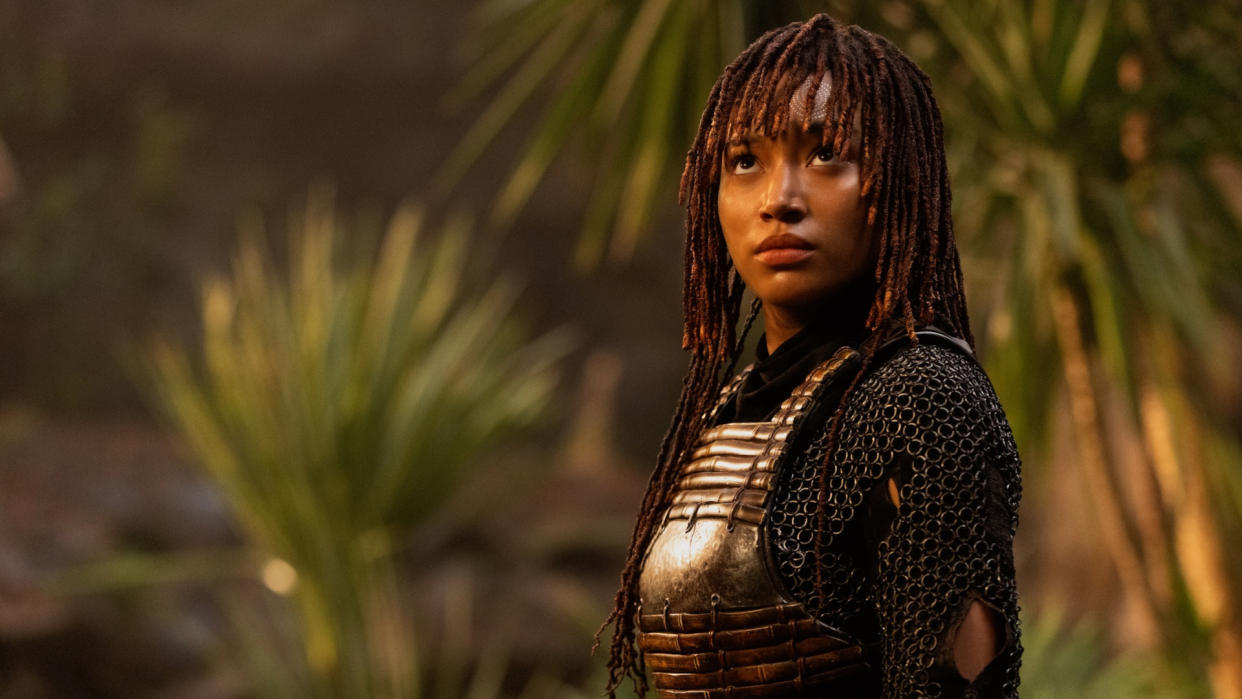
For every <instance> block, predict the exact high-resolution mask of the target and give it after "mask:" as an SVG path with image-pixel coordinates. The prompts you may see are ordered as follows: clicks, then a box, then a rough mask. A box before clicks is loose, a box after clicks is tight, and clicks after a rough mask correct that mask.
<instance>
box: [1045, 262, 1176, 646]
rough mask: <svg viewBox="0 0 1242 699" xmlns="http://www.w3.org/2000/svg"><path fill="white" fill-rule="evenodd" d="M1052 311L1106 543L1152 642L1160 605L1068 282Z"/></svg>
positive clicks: (1084, 469) (1085, 472) (1087, 481)
mask: <svg viewBox="0 0 1242 699" xmlns="http://www.w3.org/2000/svg"><path fill="white" fill-rule="evenodd" d="M1052 315H1053V320H1054V323H1055V330H1056V336H1057V344H1058V345H1059V347H1060V350H1061V356H1062V360H1063V367H1064V377H1065V382H1066V385H1067V387H1068V389H1069V401H1070V414H1071V419H1072V423H1073V429H1074V438H1075V439H1074V441H1075V445H1076V447H1077V450H1078V455H1079V459H1080V462H1081V463H1080V466H1079V472H1080V473H1081V474H1082V477H1083V480H1084V485H1085V486H1086V488H1087V491H1088V496H1089V498H1090V500H1091V502H1092V503H1093V504H1094V507H1095V512H1096V521H1097V523H1098V524H1099V527H1100V534H1101V536H1102V537H1103V539H1104V545H1105V547H1106V548H1107V549H1108V552H1109V555H1110V556H1111V557H1112V560H1113V564H1114V566H1115V567H1116V570H1117V574H1118V576H1119V577H1120V579H1121V586H1122V591H1123V594H1124V599H1125V602H1126V605H1127V607H1128V609H1127V611H1129V612H1130V613H1132V614H1134V615H1136V621H1137V622H1138V625H1139V628H1140V629H1141V630H1142V631H1141V632H1142V634H1143V635H1145V636H1147V638H1143V639H1139V640H1140V644H1141V645H1146V644H1150V643H1151V642H1152V641H1154V640H1155V634H1156V630H1157V629H1158V628H1159V613H1158V606H1157V604H1156V599H1155V595H1154V594H1153V591H1152V588H1151V586H1150V585H1149V584H1148V580H1147V576H1146V575H1145V572H1144V565H1143V557H1142V555H1141V554H1140V552H1139V546H1138V545H1137V543H1136V540H1135V537H1134V536H1133V535H1131V533H1130V528H1131V527H1130V523H1129V520H1128V519H1127V518H1126V515H1125V509H1124V507H1123V506H1122V503H1121V497H1120V492H1121V491H1120V488H1119V487H1118V485H1119V484H1118V483H1117V482H1116V478H1115V477H1114V474H1113V472H1112V470H1111V469H1110V468H1109V466H1108V459H1107V457H1106V455H1105V437H1104V432H1103V429H1102V426H1101V422H1100V408H1099V402H1098V401H1097V400H1096V391H1095V387H1094V383H1093V381H1092V376H1091V366H1090V363H1089V360H1088V357H1087V353H1086V349H1085V343H1084V342H1083V337H1082V326H1081V324H1080V314H1079V310H1078V303H1077V302H1076V301H1075V299H1074V298H1073V296H1072V295H1071V293H1070V291H1069V290H1068V289H1066V288H1065V287H1063V286H1061V287H1057V288H1056V290H1055V291H1054V292H1053V298H1052Z"/></svg>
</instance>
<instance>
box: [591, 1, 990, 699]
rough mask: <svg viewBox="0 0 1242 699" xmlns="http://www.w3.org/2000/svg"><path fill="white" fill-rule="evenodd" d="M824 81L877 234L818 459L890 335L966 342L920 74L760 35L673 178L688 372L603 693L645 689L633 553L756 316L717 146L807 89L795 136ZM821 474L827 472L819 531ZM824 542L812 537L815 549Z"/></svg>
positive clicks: (714, 94)
mask: <svg viewBox="0 0 1242 699" xmlns="http://www.w3.org/2000/svg"><path fill="white" fill-rule="evenodd" d="M808 80H809V82H807V81H808ZM824 80H831V91H830V95H829V104H828V107H829V110H828V114H827V115H826V116H825V119H824V121H825V123H824V128H823V139H824V140H823V144H824V145H825V146H827V145H829V143H831V146H832V150H833V152H834V153H835V154H837V155H838V157H841V156H843V155H844V154H845V153H846V152H847V151H848V149H849V144H850V143H851V142H852V139H853V138H854V135H853V132H854V129H855V128H856V127H857V128H859V129H861V134H860V136H861V138H860V139H859V140H860V142H861V144H862V146H861V149H860V152H859V153H858V154H857V155H856V156H855V157H858V158H859V159H860V178H861V195H862V197H863V199H864V201H865V205H866V207H867V208H866V224H865V225H866V226H867V230H868V231H869V233H870V234H871V235H876V236H879V240H878V243H879V245H878V251H879V252H878V256H877V259H876V265H875V269H874V271H873V277H874V280H875V284H876V294H875V297H874V299H873V300H872V302H871V307H870V309H869V312H868V314H867V319H866V328H867V330H868V331H869V334H868V336H867V338H866V339H865V340H864V341H863V344H862V348H861V349H862V354H863V360H862V362H861V363H860V368H859V371H858V373H857V374H856V375H855V376H854V377H853V379H852V381H851V382H850V384H849V386H848V387H847V388H846V391H845V393H844V395H843V397H842V398H841V401H840V403H839V405H838V407H837V409H836V410H835V411H834V413H833V414H832V416H831V418H830V420H829V423H828V427H827V429H828V441H827V444H828V448H827V451H826V456H825V458H826V459H829V460H830V459H831V458H832V454H833V452H834V451H835V447H836V442H837V436H838V434H839V432H840V428H841V420H842V414H843V412H844V410H843V407H844V406H845V405H846V403H847V401H848V399H849V397H850V396H851V395H852V394H853V393H854V391H855V389H856V388H857V386H858V384H859V383H860V382H861V380H862V378H863V376H864V373H865V372H866V370H867V368H868V367H869V366H870V365H871V363H872V361H873V359H874V357H875V353H876V351H877V349H878V347H879V346H880V345H881V344H882V340H883V339H884V338H885V337H887V335H888V333H890V332H891V328H893V327H894V325H896V326H897V327H901V328H903V329H904V331H905V332H906V333H907V334H908V335H909V336H910V337H911V339H912V341H917V340H916V339H915V337H914V329H915V327H916V326H917V325H923V324H928V323H932V322H935V323H936V324H938V325H939V326H940V327H942V328H943V329H944V330H946V331H947V332H950V333H953V334H956V335H958V336H960V337H963V338H965V339H966V340H967V341H968V342H973V338H972V336H971V333H970V328H969V322H968V320H967V316H966V305H965V299H964V297H963V294H962V275H961V265H960V262H959V260H958V255H957V248H956V246H955V241H954V237H953V222H952V218H951V216H950V211H949V208H950V194H949V182H948V173H947V168H946V166H945V158H944V146H943V127H942V124H941V121H940V114H939V111H938V108H937V106H936V102H935V98H934V97H933V96H932V93H931V84H930V81H929V80H928V78H927V76H926V75H924V74H923V73H922V71H920V70H919V69H918V67H917V66H915V65H914V63H913V62H911V61H910V60H909V59H908V58H906V57H905V56H904V55H903V54H902V53H901V52H900V51H899V50H898V49H897V48H896V47H894V46H893V45H892V44H891V43H889V42H888V41H887V40H885V39H883V38H882V37H879V36H876V35H874V34H871V33H870V32H867V31H865V30H863V29H861V28H859V27H856V26H846V25H841V24H839V23H837V22H836V21H835V20H833V19H832V18H830V17H828V16H827V15H822V14H821V15H816V16H815V17H812V18H811V19H809V20H808V21H806V22H803V23H794V24H790V25H787V26H785V27H780V28H778V29H774V30H772V31H769V32H767V33H766V34H764V35H763V36H761V37H759V39H757V40H756V41H755V42H754V43H752V44H751V45H750V46H749V47H747V48H746V50H745V51H743V52H742V53H741V55H739V56H738V57H737V59H735V60H734V61H733V62H732V63H731V64H730V65H729V66H728V67H726V68H725V70H724V72H723V73H722V74H721V76H720V78H719V79H718V80H717V81H716V84H715V85H714V86H713V87H712V90H711V93H710V94H709V96H708V99H707V105H706V108H705V110H704V112H703V116H702V118H701V119H700V121H699V128H698V133H697V134H696V135H695V139H694V143H693V144H692V145H691V147H690V150H689V152H688V153H687V155H686V166H685V169H684V170H683V172H682V177H681V183H680V190H679V199H680V201H681V204H682V205H683V206H685V207H686V243H685V268H684V275H685V276H684V285H683V297H682V298H683V303H682V308H683V314H684V319H685V323H684V327H683V333H682V345H683V348H684V349H686V350H688V351H689V352H690V362H689V366H688V368H687V371H686V376H685V379H684V380H683V382H682V390H681V395H680V397H679V398H678V402H677V409H676V411H675V412H674V414H673V419H672V423H671V424H670V425H669V429H668V432H667V433H666V434H665V436H664V439H663V440H662V441H661V444H660V451H659V455H658V457H657V459H656V467H655V470H654V472H653V473H652V475H651V479H650V481H649V482H648V484H647V490H646V493H645V494H644V495H643V499H642V505H641V507H640V510H639V514H638V519H637V521H636V522H635V525H634V531H633V535H632V537H631V540H630V546H629V552H628V555H627V557H626V562H625V567H624V568H623V570H622V572H621V585H620V588H619V589H618V591H617V594H616V599H615V604H614V608H613V611H612V613H611V614H610V615H609V616H608V619H607V620H606V621H605V622H604V625H603V626H601V627H600V631H599V632H597V633H596V645H598V643H599V638H600V635H601V634H602V632H603V630H604V628H606V627H607V626H608V625H609V624H615V629H614V632H613V637H612V642H611V645H610V648H609V658H608V673H609V675H608V687H607V691H608V693H609V695H610V696H615V692H616V689H617V687H618V686H619V685H620V684H621V683H622V682H623V681H624V680H625V678H626V677H629V678H630V679H631V680H632V681H633V682H634V686H635V689H636V690H637V691H638V693H639V694H642V693H644V692H645V691H646V678H645V676H644V673H643V669H642V667H641V659H640V657H639V655H638V651H637V648H636V646H635V639H636V623H637V614H638V607H639V598H638V578H639V576H640V574H641V572H642V560H643V555H644V553H645V551H646V549H647V546H648V545H649V544H650V541H651V539H652V537H653V536H654V535H655V533H656V532H657V530H658V529H659V526H660V523H661V521H662V518H663V516H664V512H665V509H666V507H667V498H668V497H669V494H670V493H671V492H672V490H673V487H674V485H675V482H676V479H677V477H678V472H679V469H680V466H681V464H682V462H683V460H684V458H685V457H686V455H687V453H688V452H689V451H690V450H691V449H692V447H693V445H694V443H695V441H696V440H697V439H698V436H699V434H700V433H701V432H702V430H703V429H704V427H705V424H704V423H705V417H706V414H707V413H708V411H709V409H710V406H711V405H712V402H713V401H714V400H715V399H716V395H717V393H718V391H719V389H720V386H721V384H722V383H723V382H724V381H726V380H728V378H729V375H730V374H732V372H733V368H734V366H735V365H736V362H737V359H738V357H739V356H740V354H741V351H742V348H743V341H744V338H745V336H746V333H747V331H748V330H749V329H750V326H751V323H753V321H754V318H755V316H756V315H757V313H758V302H757V301H756V303H755V304H754V305H752V308H751V311H750V313H749V314H748V317H747V319H746V321H745V323H744V325H743V327H742V328H741V332H740V333H739V332H738V331H739V328H738V325H739V324H738V320H739V314H740V309H741V302H742V296H743V291H744V286H743V283H742V281H741V279H740V277H739V276H738V275H737V273H736V271H735V270H734V268H733V265H732V261H731V260H730V259H729V256H728V252H727V250H726V248H725V245H724V238H723V233H722V231H721V227H720V217H719V214H718V212H717V204H716V198H717V190H718V189H719V186H720V176H721V163H722V160H723V152H724V149H725V146H726V144H727V142H728V140H729V139H730V138H734V137H736V136H738V135H741V134H747V133H749V134H760V135H765V136H772V135H774V134H776V133H778V132H780V131H783V130H785V129H786V128H788V126H789V118H790V114H789V112H790V103H791V98H792V96H793V95H795V94H797V92H796V91H797V90H798V89H801V86H802V85H803V83H804V82H806V83H807V85H808V88H809V91H808V93H807V94H806V95H805V97H806V103H805V105H803V106H804V109H803V112H802V113H803V114H804V118H803V123H802V124H801V126H802V128H803V129H804V130H805V129H807V128H808V127H809V126H810V123H811V112H812V107H813V106H814V105H815V100H816V98H817V95H818V94H819V91H820V86H821V83H822V81H824ZM739 334H740V337H741V339H739ZM827 473H828V469H827V468H824V469H823V474H824V475H823V476H822V477H821V483H820V490H821V499H820V503H819V516H820V517H821V520H820V523H821V525H822V517H823V516H824V506H825V500H824V498H825V497H826V494H827V475H826V474H827ZM820 529H822V526H821V527H820ZM821 546H822V541H821V538H820V535H819V532H817V534H816V550H817V552H818V551H819V550H820V547H821ZM817 575H818V573H817ZM815 584H816V588H817V590H818V592H820V593H821V597H822V585H823V581H822V580H820V579H818V577H817V580H816V583H815Z"/></svg>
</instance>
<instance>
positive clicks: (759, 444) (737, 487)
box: [638, 349, 869, 699]
mask: <svg viewBox="0 0 1242 699" xmlns="http://www.w3.org/2000/svg"><path fill="white" fill-rule="evenodd" d="M853 356H856V355H855V353H854V352H853V350H849V349H843V350H841V351H839V352H838V353H837V354H836V355H834V356H833V358H832V359H830V360H828V361H827V362H825V363H824V364H821V365H820V366H819V367H817V368H816V369H815V370H814V371H812V372H811V374H810V376H808V377H807V379H806V381H804V382H803V383H802V385H801V386H799V387H798V388H797V389H796V390H795V391H794V392H793V394H792V395H791V396H790V397H789V398H788V399H786V400H785V402H784V403H782V404H781V407H780V409H779V410H778V411H777V413H776V415H775V416H773V417H772V419H771V420H769V421H767V422H746V423H726V424H723V425H719V426H716V427H712V428H709V429H707V430H705V431H704V432H703V434H702V435H701V436H700V438H699V441H698V443H697V445H696V447H695V449H694V452H693V454H692V455H691V458H690V459H689V461H688V462H687V463H686V464H684V465H683V466H682V470H681V473H680V475H679V478H678V481H677V484H676V486H675V490H674V493H673V494H672V497H671V499H670V501H669V502H670V505H669V508H668V510H667V512H666V514H665V518H664V521H663V523H662V524H661V527H660V529H659V531H658V532H657V533H656V535H655V537H654V538H653V539H652V541H651V544H650V546H649V547H648V548H647V551H646V555H645V557H644V562H643V570H642V574H641V576H640V577H639V595H640V599H641V606H640V610H639V623H638V647H639V649H640V650H641V651H642V653H643V658H644V662H645V664H646V666H647V667H648V668H649V669H650V670H651V671H652V680H653V686H654V688H655V690H656V692H657V694H658V695H659V696H661V697H678V698H694V699H709V698H711V699H715V698H716V697H721V698H725V697H727V698H729V699H742V698H745V697H797V696H831V694H832V693H835V692H838V691H840V692H845V691H849V690H846V689H845V687H846V684H847V683H851V682H853V681H855V680H858V679H859V678H860V677H862V676H863V675H866V674H868V672H867V671H868V669H869V666H868V664H867V662H866V659H865V658H864V655H863V650H862V648H861V646H859V645H858V644H856V643H854V642H852V641H850V640H847V639H846V637H845V635H844V634H842V633H840V632H836V631H834V630H832V629H830V628H828V627H827V626H825V625H823V624H821V623H819V622H817V621H816V620H815V619H813V618H812V617H811V616H810V615H809V614H808V613H807V612H806V610H805V609H804V608H803V606H802V605H801V604H799V603H797V602H795V601H793V600H791V599H789V597H788V595H786V594H785V593H784V592H783V590H782V586H781V585H780V583H779V581H778V580H777V578H776V576H775V573H774V570H773V567H772V566H771V565H769V561H770V560H771V559H770V556H769V552H768V550H767V538H766V536H765V534H764V531H765V529H764V526H763V523H764V519H765V517H766V513H767V506H768V502H769V500H770V498H771V492H772V489H773V487H774V483H775V480H776V469H777V465H778V463H779V461H780V457H781V455H782V453H783V452H784V450H785V446H786V442H787V440H788V438H789V435H790V433H791V432H792V431H793V429H794V427H795V426H796V425H797V423H798V421H799V420H800V419H801V418H802V416H803V414H804V413H805V412H806V410H807V408H808V406H809V404H810V402H811V399H812V396H813V395H814V393H815V391H816V389H817V388H818V387H819V386H820V385H821V384H822V383H823V382H824V381H825V380H827V379H828V378H829V377H831V376H832V375H833V374H834V373H835V372H837V371H839V370H840V368H841V367H842V365H844V364H845V363H846V362H847V361H849V360H850V359H851V358H852V357H853ZM743 376H744V374H743ZM740 379H741V377H739V379H738V380H736V381H734V382H733V384H731V385H730V387H728V388H726V390H725V395H724V398H722V403H723V402H724V400H726V399H727V398H728V397H729V396H730V395H731V394H732V392H733V391H734V390H736V389H737V386H738V384H740ZM718 410H719V405H718V406H717V411H718ZM709 422H710V421H709ZM841 695H842V696H853V694H844V693H842V694H841Z"/></svg>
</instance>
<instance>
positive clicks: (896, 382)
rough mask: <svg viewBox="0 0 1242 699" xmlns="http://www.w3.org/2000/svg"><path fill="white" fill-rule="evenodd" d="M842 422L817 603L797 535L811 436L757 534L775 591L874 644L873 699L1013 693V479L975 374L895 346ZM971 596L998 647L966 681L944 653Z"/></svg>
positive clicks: (815, 470)
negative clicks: (779, 585)
mask: <svg viewBox="0 0 1242 699" xmlns="http://www.w3.org/2000/svg"><path fill="white" fill-rule="evenodd" d="M842 418H843V421H842V427H841V432H840V435H839V438H838V447H837V449H836V452H835V454H834V455H833V458H832V460H831V463H830V464H829V465H828V466H827V468H829V469H830V472H829V473H828V474H827V476H828V477H827V483H828V489H827V493H826V496H827V503H826V512H825V518H824V520H823V522H822V523H821V527H822V531H821V537H822V539H823V542H822V550H821V553H822V556H821V557H820V559H819V565H820V567H821V569H822V570H823V573H822V574H823V579H824V580H825V589H824V595H823V599H820V598H817V597H815V596H814V574H813V570H814V566H813V565H807V563H808V562H810V561H813V560H815V552H814V544H813V542H812V539H813V536H811V535H810V534H809V533H808V532H807V531H806V529H807V523H808V522H814V521H815V518H814V517H813V516H811V512H813V511H814V510H813V508H814V506H815V499H816V498H817V497H818V483H819V480H818V475H819V473H820V469H822V468H824V466H823V453H824V452H823V450H824V446H825V444H824V441H825V440H824V439H823V438H822V437H821V436H820V435H814V436H813V437H812V438H811V439H809V440H808V446H807V448H806V449H805V451H803V452H802V453H801V454H800V456H799V457H798V458H795V459H793V460H792V462H791V463H790V464H789V466H790V468H789V469H788V470H787V472H786V473H785V474H783V475H784V476H785V478H784V479H783V480H782V482H780V483H778V490H777V494H776V498H775V501H774V504H773V508H772V517H771V530H770V532H771V536H772V537H773V544H774V545H773V558H774V563H775V564H776V568H777V570H778V572H779V574H780V577H781V579H782V581H783V583H784V584H785V586H786V587H787V589H788V590H789V591H790V592H791V593H792V594H793V595H794V596H795V598H797V599H799V600H800V601H803V603H804V604H806V605H807V606H808V608H810V609H813V610H815V614H816V615H817V616H818V618H820V619H821V621H824V622H825V623H827V624H829V625H830V626H833V627H834V628H838V629H845V630H847V631H850V632H851V633H853V634H854V635H855V636H856V637H857V638H858V639H859V640H860V641H862V642H864V643H866V644H868V645H869V644H871V643H874V644H876V647H878V652H877V653H876V660H877V663H878V665H879V668H878V669H879V674H880V676H881V677H880V679H881V683H882V695H883V696H885V697H894V698H896V697H901V698H903V699H904V698H905V697H922V696H928V697H941V696H943V697H960V696H965V697H971V696H978V697H1016V696H1017V685H1018V666H1019V664H1020V662H1021V653H1022V648H1021V644H1020V643H1019V629H1018V604H1017V592H1016V588H1015V584H1014V569H1013V535H1014V531H1015V529H1016V526H1017V508H1018V500H1019V497H1020V495H1021V482H1020V476H1019V460H1018V453H1017V448H1016V447H1015V445H1014V441H1013V436H1012V433H1011V432H1010V429H1009V425H1008V422H1007V421H1006V419H1005V415H1004V412H1003V411H1002V409H1001V407H1000V403H999V401H997V399H996V394H995V392H994V391H993V389H992V385H991V383H990V382H989V381H988V378H987V376H986V375H985V374H984V373H983V371H982V369H981V368H979V366H978V365H977V364H976V363H975V362H974V360H973V359H971V358H970V357H967V356H966V355H964V354H962V353H961V352H960V351H957V350H954V349H950V348H947V347H943V346H939V345H936V344H932V343H926V342H925V343H922V344H920V345H917V346H907V347H904V348H902V349H900V350H898V351H897V352H896V354H895V355H893V356H892V357H891V358H889V359H887V360H886V361H883V362H882V363H881V364H880V365H879V366H878V367H876V368H874V369H873V370H872V371H871V373H870V374H869V375H868V376H867V377H866V378H864V379H863V380H862V382H860V383H859V385H858V388H857V390H856V391H855V392H854V394H853V395H852V396H851V397H850V399H849V402H848V404H847V405H846V408H845V413H844V415H843V416H842ZM890 479H892V481H893V484H894V485H895V486H896V490H897V491H898V494H899V497H898V500H899V502H900V506H899V507H896V506H894V505H893V503H892V499H891V495H890V492H891V491H890V487H889V480H890ZM799 525H801V526H799ZM812 529H813V527H812ZM975 600H978V601H980V602H982V603H983V604H984V605H986V607H988V608H990V609H991V610H992V611H993V612H994V614H993V616H994V617H995V619H996V620H998V621H999V626H1000V628H998V629H997V630H998V632H999V633H998V635H999V638H1000V646H1001V647H1000V651H999V653H998V655H997V656H996V658H995V659H994V660H993V661H992V662H991V663H990V664H989V665H988V666H987V667H986V668H985V669H984V670H983V672H982V673H981V674H980V675H979V676H978V677H977V678H975V680H974V682H967V681H966V680H965V679H963V678H962V677H961V676H960V675H959V674H958V672H957V669H956V667H955V665H954V661H953V648H952V644H953V640H954V638H953V637H954V633H955V632H956V629H957V626H958V624H959V623H960V622H961V621H962V619H963V617H964V616H965V614H966V612H967V610H968V609H969V607H970V606H971V604H972V602H974V601H975Z"/></svg>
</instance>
